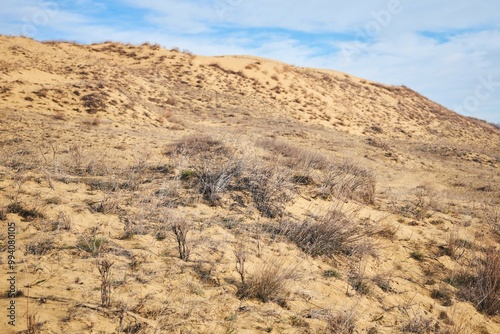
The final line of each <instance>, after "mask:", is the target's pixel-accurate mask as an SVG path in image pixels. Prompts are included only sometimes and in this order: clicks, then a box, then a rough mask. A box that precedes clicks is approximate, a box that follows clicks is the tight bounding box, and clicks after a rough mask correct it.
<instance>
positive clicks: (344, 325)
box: [325, 310, 358, 334]
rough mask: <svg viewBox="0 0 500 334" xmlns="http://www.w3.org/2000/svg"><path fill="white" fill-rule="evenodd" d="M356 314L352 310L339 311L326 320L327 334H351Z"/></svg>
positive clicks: (354, 325) (354, 326)
mask: <svg viewBox="0 0 500 334" xmlns="http://www.w3.org/2000/svg"><path fill="white" fill-rule="evenodd" d="M357 316H358V315H357V313H356V312H355V311H354V310H345V311H339V312H337V313H336V314H333V315H330V316H329V317H328V319H327V323H328V325H327V327H326V330H325V333H327V334H352V333H354V330H355V328H356V318H357Z"/></svg>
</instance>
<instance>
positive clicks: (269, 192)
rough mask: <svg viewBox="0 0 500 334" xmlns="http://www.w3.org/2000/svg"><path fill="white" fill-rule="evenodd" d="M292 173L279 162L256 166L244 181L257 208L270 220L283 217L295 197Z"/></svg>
mask: <svg viewBox="0 0 500 334" xmlns="http://www.w3.org/2000/svg"><path fill="white" fill-rule="evenodd" d="M291 180H292V171H290V170H289V169H287V168H283V167H282V166H280V164H279V162H276V163H274V164H272V165H267V166H254V167H252V168H251V170H249V171H248V174H247V176H246V177H245V178H244V179H243V180H242V181H243V184H244V185H243V186H244V188H245V189H247V190H249V191H250V193H251V194H252V199H253V201H254V203H255V207H256V208H257V210H259V211H260V212H261V213H262V215H264V216H265V217H268V218H276V217H281V216H282V215H283V213H284V211H285V206H286V204H287V203H288V202H289V201H291V200H292V199H293V197H294V194H293V192H292V188H293V186H292V184H291V182H290V181H291Z"/></svg>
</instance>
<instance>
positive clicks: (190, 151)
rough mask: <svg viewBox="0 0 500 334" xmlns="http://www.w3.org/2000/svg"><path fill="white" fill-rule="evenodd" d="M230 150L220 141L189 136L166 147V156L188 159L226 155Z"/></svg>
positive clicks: (208, 137) (203, 136)
mask: <svg viewBox="0 0 500 334" xmlns="http://www.w3.org/2000/svg"><path fill="white" fill-rule="evenodd" d="M229 153H230V150H229V148H228V147H226V145H224V143H223V142H222V141H221V140H218V139H215V138H213V137H211V136H207V135H190V136H186V137H184V138H181V139H180V140H178V141H177V142H175V143H173V144H171V145H169V146H168V147H167V151H166V154H167V155H181V156H186V157H188V158H192V157H196V156H198V157H210V156H213V155H223V156H224V155H227V154H229Z"/></svg>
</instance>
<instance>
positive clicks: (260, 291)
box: [238, 258, 299, 306]
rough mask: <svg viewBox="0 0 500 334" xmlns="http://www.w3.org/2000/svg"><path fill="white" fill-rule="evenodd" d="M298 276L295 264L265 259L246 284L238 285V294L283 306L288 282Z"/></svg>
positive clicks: (241, 296)
mask: <svg viewBox="0 0 500 334" xmlns="http://www.w3.org/2000/svg"><path fill="white" fill-rule="evenodd" d="M298 278H299V275H298V273H297V268H296V266H292V265H290V264H287V263H286V262H285V261H284V260H283V259H280V258H277V259H273V260H270V261H266V263H265V264H263V265H261V266H260V267H259V268H258V269H257V270H256V271H254V272H253V274H252V275H251V277H250V278H249V279H248V281H247V283H246V284H242V285H241V286H240V288H239V290H238V296H239V297H240V298H256V299H259V300H260V301H262V302H264V303H266V302H270V301H271V302H276V303H278V304H280V305H282V306H284V305H286V299H287V298H288V295H289V293H290V290H289V286H290V283H291V282H292V281H294V280H296V279H298Z"/></svg>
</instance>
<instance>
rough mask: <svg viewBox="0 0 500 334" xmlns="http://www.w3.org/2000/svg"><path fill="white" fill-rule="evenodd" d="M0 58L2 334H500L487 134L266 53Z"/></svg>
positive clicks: (413, 102)
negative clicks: (12, 285) (263, 55)
mask: <svg viewBox="0 0 500 334" xmlns="http://www.w3.org/2000/svg"><path fill="white" fill-rule="evenodd" d="M0 55H1V57H0V116H1V117H0V220H1V222H2V229H1V230H0V236H1V238H0V249H1V250H2V252H1V257H0V265H1V269H0V278H1V279H0V287H1V289H2V291H4V292H3V293H2V295H1V296H0V306H1V309H2V310H4V311H3V312H4V313H5V316H2V322H1V323H0V331H1V332H2V333H4V332H25V333H27V332H29V333H372V334H374V333H400V332H408V333H491V334H493V333H499V332H500V323H499V321H500V318H499V317H500V315H499V312H500V253H499V247H498V246H499V241H500V209H499V207H500V186H499V184H500V130H499V129H498V128H497V127H496V126H494V125H492V124H489V123H487V122H484V121H480V120H476V119H471V118H467V117H464V116H461V115H458V114H456V113H454V112H452V111H450V110H447V109H446V108H444V107H442V106H440V105H438V104H436V103H434V102H433V101H430V100H429V99H427V98H425V97H424V96H421V95H420V94H418V93H417V92H415V91H413V90H411V89H409V88H407V87H404V86H403V87H397V86H387V85H383V84H380V83H376V82H371V81H369V80H364V79H360V78H356V77H353V76H351V75H349V74H345V73H340V72H335V71H327V70H318V69H308V68H299V67H295V66H291V65H287V64H284V63H281V62H277V61H273V60H268V59H262V58H257V57H250V56H224V57H201V56H196V55H193V54H191V53H190V52H188V51H183V52H181V51H179V50H176V49H173V50H165V49H162V48H160V47H159V46H158V45H152V44H149V43H145V44H143V45H124V44H119V43H113V42H106V43H102V44H93V45H79V44H76V43H69V42H44V43H40V42H37V41H34V40H32V39H28V38H20V37H7V36H0ZM9 227H10V228H11V229H10V230H9ZM14 239H15V251H13V250H12V247H13V246H11V245H13V244H14V241H12V242H11V243H10V244H9V240H14ZM9 246H10V248H9ZM9 252H10V253H9ZM9 254H10V255H14V256H15V258H14V259H12V258H11V259H10V260H11V261H14V262H15V268H14V269H15V272H16V274H14V276H15V283H16V288H15V290H13V291H14V293H13V294H15V296H10V294H11V293H10V288H9V287H10V283H9V281H8V280H7V279H9V278H11V276H12V274H9V272H10V269H9ZM11 264H12V262H11ZM13 265H14V264H13ZM11 301H15V305H16V311H15V320H16V323H15V326H11V325H9V324H8V321H10V319H9V318H8V317H7V316H6V315H7V313H8V312H10V311H7V307H9V305H11V304H10V303H11Z"/></svg>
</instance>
